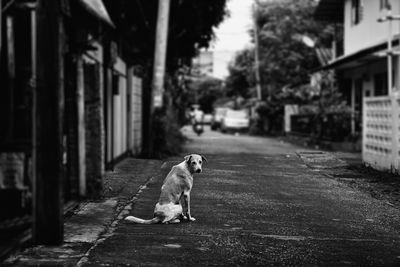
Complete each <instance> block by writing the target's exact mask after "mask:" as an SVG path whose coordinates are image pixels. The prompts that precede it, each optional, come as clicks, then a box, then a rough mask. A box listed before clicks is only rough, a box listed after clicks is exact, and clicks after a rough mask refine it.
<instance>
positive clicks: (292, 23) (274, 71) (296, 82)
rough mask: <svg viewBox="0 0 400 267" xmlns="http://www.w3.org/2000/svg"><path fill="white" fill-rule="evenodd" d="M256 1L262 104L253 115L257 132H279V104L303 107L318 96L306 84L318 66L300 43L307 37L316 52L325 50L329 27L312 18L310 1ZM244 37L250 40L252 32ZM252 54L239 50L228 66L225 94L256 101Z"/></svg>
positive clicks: (329, 38) (310, 50)
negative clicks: (258, 119)
mask: <svg viewBox="0 0 400 267" xmlns="http://www.w3.org/2000/svg"><path fill="white" fill-rule="evenodd" d="M257 2H258V3H259V4H258V5H257V8H256V9H255V11H254V13H253V19H254V20H255V22H256V25H257V29H258V39H259V46H258V52H259V61H260V66H259V71H260V76H261V88H262V100H263V104H262V105H260V106H259V107H258V113H259V115H260V117H261V119H262V120H263V124H264V125H262V128H263V130H266V131H267V132H272V131H279V130H280V129H281V126H282V123H281V121H282V120H281V119H280V118H282V115H283V106H284V105H285V104H287V103H290V104H293V103H297V104H306V103H310V102H312V101H314V100H315V98H318V97H319V91H318V90H315V88H311V87H310V86H309V85H307V84H309V81H310V74H311V73H312V71H313V70H315V69H316V68H317V67H319V66H320V65H319V64H320V63H319V61H318V58H317V56H316V53H315V48H314V47H309V46H307V45H306V43H305V42H304V41H303V40H304V37H307V38H310V39H312V40H313V41H314V42H315V44H316V47H329V46H330V43H331V41H332V38H333V34H334V28H333V26H332V25H327V24H323V23H321V22H316V21H315V20H314V19H313V12H314V10H315V6H316V1H313V0H298V1H282V0H281V1H265V2H261V1H257ZM250 34H251V35H252V37H253V39H254V34H255V32H254V31H252V32H250ZM254 49H255V48H254V47H253V48H251V49H245V50H243V51H241V52H240V53H238V55H237V56H236V58H235V60H234V62H233V63H232V64H231V65H230V67H229V76H228V78H227V82H226V84H227V90H226V92H227V93H229V94H231V95H240V96H242V97H245V98H246V97H247V98H250V97H255V96H256V92H255V78H254V77H255V64H254V55H255V51H254ZM258 124H259V125H261V124H260V123H258ZM265 124H266V125H265Z"/></svg>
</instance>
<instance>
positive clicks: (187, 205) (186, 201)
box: [183, 192, 196, 222]
mask: <svg viewBox="0 0 400 267" xmlns="http://www.w3.org/2000/svg"><path fill="white" fill-rule="evenodd" d="M183 199H184V202H185V206H186V215H187V218H188V220H189V221H191V222H193V221H195V220H196V219H195V218H194V217H192V216H191V215H190V192H187V193H184V194H183Z"/></svg>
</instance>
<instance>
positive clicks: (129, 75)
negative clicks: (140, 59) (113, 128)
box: [126, 66, 134, 154]
mask: <svg viewBox="0 0 400 267" xmlns="http://www.w3.org/2000/svg"><path fill="white" fill-rule="evenodd" d="M126 91H127V95H128V101H127V104H128V109H127V110H128V116H127V127H126V128H127V137H128V150H129V153H131V154H133V144H134V142H133V130H134V128H133V127H134V125H133V105H132V100H133V97H134V96H133V67H132V66H129V67H127V69H126Z"/></svg>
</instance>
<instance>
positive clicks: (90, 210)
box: [4, 139, 400, 266]
mask: <svg viewBox="0 0 400 267" xmlns="http://www.w3.org/2000/svg"><path fill="white" fill-rule="evenodd" d="M199 140H202V141H204V140H205V139H199ZM237 140H239V139H237ZM272 142H273V143H274V144H276V149H280V147H285V151H289V150H293V153H294V152H295V151H297V152H296V154H293V155H297V156H295V157H293V156H292V155H291V154H286V156H285V154H282V155H271V156H262V155H256V156H253V157H251V158H247V157H246V156H244V157H240V162H237V157H236V156H230V155H229V154H221V155H218V156H217V155H215V154H211V155H210V157H209V161H210V162H212V163H210V164H209V165H207V166H206V168H210V169H212V170H211V172H209V173H208V174H201V175H200V178H199V179H200V180H196V186H197V187H196V191H195V192H196V194H199V195H198V196H197V198H200V199H203V200H204V203H202V204H196V203H195V204H194V205H198V206H197V207H195V210H196V211H197V213H200V211H207V210H209V209H210V207H212V210H211V214H208V216H207V214H204V213H203V215H202V216H206V217H203V218H200V220H199V223H195V224H191V223H183V224H180V225H179V227H172V226H159V225H154V226H139V225H138V226H135V227H132V225H129V224H127V223H126V222H124V221H122V219H123V218H124V217H125V216H126V215H127V214H129V213H130V211H131V209H132V208H133V207H134V209H135V215H136V216H139V217H143V218H150V217H152V212H153V206H154V204H155V201H156V200H157V197H158V194H159V188H160V186H161V183H162V180H163V177H164V176H165V175H166V173H167V172H168V171H169V169H170V167H171V165H173V164H175V163H177V162H180V161H181V160H182V157H172V158H168V159H167V160H166V161H161V160H140V159H132V158H129V159H126V160H124V161H123V162H122V163H120V164H119V165H118V166H117V167H116V169H115V171H114V172H109V173H107V175H106V178H105V186H104V188H105V191H104V198H103V199H102V200H101V201H97V202H85V203H82V204H81V205H80V206H79V208H78V209H77V210H76V211H75V213H74V214H73V216H71V217H70V218H69V219H67V220H66V222H65V243H64V245H62V246H60V247H43V246H39V247H33V248H27V249H26V250H25V251H23V252H21V253H17V254H15V255H13V256H12V257H10V258H9V259H7V260H6V262H5V263H4V264H5V265H18V266H24V265H49V266H73V265H78V266H80V265H87V266H98V265H101V264H103V262H106V263H105V264H107V262H108V264H110V263H111V262H114V260H116V261H115V264H123V265H130V264H132V263H134V264H135V265H138V264H140V265H142V264H143V265H157V264H154V262H158V263H159V264H160V266H161V265H163V266H167V265H173V263H174V262H171V259H174V260H173V261H175V260H176V262H175V263H176V264H177V265H189V264H191V263H190V262H180V261H179V259H181V258H182V257H186V256H188V255H192V254H193V253H194V252H195V253H197V254H198V256H197V257H196V256H195V255H193V256H194V258H193V259H192V258H191V261H192V264H196V262H197V263H200V262H202V264H203V265H204V264H207V262H208V263H210V264H213V263H215V262H214V261H213V260H214V259H213V257H217V258H218V257H220V258H221V259H222V258H224V257H226V255H229V256H230V257H232V259H233V260H236V261H234V262H233V263H235V264H238V263H240V264H246V262H247V263H251V262H253V263H254V262H262V261H261V260H264V259H262V258H253V257H254V255H253V254H252V253H257V252H256V251H255V250H254V249H255V248H253V247H252V246H253V245H257V244H253V242H255V241H257V242H264V241H263V240H265V238H269V239H271V238H272V239H273V240H275V241H273V242H272V243H274V242H278V244H277V246H274V245H272V243H271V245H270V246H273V248H272V247H270V249H271V250H274V249H279V248H280V245H281V244H280V243H279V242H280V241H279V240H281V239H280V238H283V239H284V238H287V237H285V236H282V237H279V236H275V235H271V234H266V233H264V232H263V231H265V230H263V229H264V228H263V227H262V228H259V227H261V226H255V228H249V229H245V228H246V227H251V225H253V224H254V223H256V225H258V224H259V223H260V222H257V221H249V220H250V218H247V217H248V216H249V217H252V216H253V215H255V214H258V213H260V212H264V211H262V210H258V209H256V210H251V208H253V209H254V208H257V205H256V206H254V205H253V204H252V203H253V202H254V203H264V202H260V200H258V199H255V195H254V196H253V195H252V194H253V193H252V194H250V195H249V194H244V191H243V190H245V189H244V188H245V187H248V186H251V188H252V189H251V190H250V191H249V192H253V191H254V192H256V191H257V190H260V188H257V186H256V185H260V184H261V183H265V182H266V181H265V180H264V178H262V177H264V175H268V177H270V178H269V179H272V181H267V183H268V184H267V187H273V186H276V183H277V182H278V181H279V182H281V181H285V179H286V177H298V175H302V176H304V177H311V178H301V179H306V180H305V181H302V182H301V184H300V185H298V184H296V185H293V184H291V185H290V186H291V187H293V188H296V187H299V186H301V188H302V189H301V190H308V189H307V186H312V187H313V188H314V187H315V185H314V184H310V180H309V179H314V177H328V178H329V179H327V180H326V181H325V180H324V185H322V186H323V187H321V190H328V189H327V188H331V187H332V186H336V185H337V183H344V184H345V185H346V186H349V187H350V188H354V189H357V190H360V191H362V192H364V193H367V194H369V195H372V196H373V197H374V198H377V199H380V200H384V201H385V203H387V204H388V205H389V206H391V207H394V208H396V209H398V208H399V207H400V201H399V199H400V197H399V192H400V190H398V188H400V183H399V181H398V179H397V181H396V179H395V178H394V177H393V176H390V175H386V174H382V173H379V172H373V171H371V170H365V169H363V168H361V167H360V165H359V164H360V158H359V155H358V154H352V153H340V152H337V153H335V152H324V151H316V150H309V149H299V148H298V147H294V146H291V145H290V144H285V143H283V142H279V141H278V140H275V141H274V140H273V141H272ZM197 149H198V148H197ZM199 150H201V149H199ZM285 153H286V152H285ZM235 157H236V158H235ZM264 160H267V161H268V162H269V164H272V165H266V166H261V165H259V163H258V162H262V161H264ZM228 163H229V164H232V165H229V166H227V164H228ZM304 164H305V165H306V166H307V167H305V166H304V167H302V165H304ZM249 166H254V167H252V168H257V167H256V166H258V168H260V173H259V172H258V171H250V170H251V168H250V169H249ZM224 168H225V169H224ZM249 171H250V174H251V176H252V177H259V178H257V179H262V180H259V182H257V183H256V184H254V185H252V184H251V183H250V182H249V183H247V182H246V181H245V180H243V181H242V180H240V179H247V178H246V177H243V176H242V173H246V174H249ZM268 172H270V173H269V174H268ZM313 173H315V175H314V174H313ZM239 174H240V175H241V176H237V175H239ZM275 176H277V177H283V178H284V180H282V179H283V178H279V179H278V180H275V179H277V178H275ZM382 178H383V179H382ZM296 179H297V178H296ZM319 179H322V178H319ZM329 180H334V181H335V182H329ZM208 181H210V182H208ZM221 182H222V184H223V185H224V186H223V187H222V188H221V189H219V190H222V191H215V192H213V191H212V190H217V189H216V188H213V187H210V186H212V184H211V183H221ZM285 183H286V182H285ZM290 183H292V182H290ZM313 183H314V181H313ZM325 183H329V184H330V185H329V186H328V187H327V188H325V187H326V185H325ZM238 185H241V187H240V188H239V187H238ZM231 186H233V187H232V188H233V190H234V191H232V192H231V191H226V189H227V188H228V187H231ZM254 186H256V187H254ZM319 186H320V185H318V187H319ZM258 187H260V186H258ZM339 187H340V188H341V186H339ZM279 188H281V186H280V185H279V186H278V189H279ZM289 188H290V187H289ZM345 188H347V187H345ZM200 189H202V190H203V191H201V190H200ZM280 190H282V189H280ZM287 190H289V189H287ZM313 190H315V189H313ZM329 190H330V189H329ZM346 190H347V189H346ZM242 191H243V192H242ZM262 192H263V191H260V192H259V193H258V194H257V195H262V194H263V193H262ZM210 194H212V199H214V200H210V199H208V198H209V197H210ZM238 194H239V195H241V194H242V195H243V198H245V200H246V198H249V199H248V200H246V201H245V202H244V203H243V205H245V206H246V205H249V207H247V206H246V208H244V207H245V206H243V207H240V206H237V205H238V204H237V203H236V202H235V201H236V196H237V195H238ZM254 194H255V193H254ZM270 194H273V196H275V194H281V192H279V191H277V192H276V193H275V191H273V192H270ZM285 194H288V195H287V196H286V197H285V195H283V196H284V199H285V198H287V197H289V196H293V194H295V193H294V192H290V193H285ZM318 194H319V193H318ZM346 194H349V193H346ZM139 196H140V197H139ZM348 197H349V196H348ZM223 199H227V200H226V201H228V202H226V203H225V204H222V202H223ZM311 200H312V199H311ZM311 200H307V201H311ZM285 201H287V200H284V203H285ZM312 201H313V202H312V203H313V205H320V204H315V203H314V200H312ZM346 201H347V200H346ZM363 201H364V200H363ZM371 201H373V200H371ZM246 203H248V204H246ZM317 203H319V202H317ZM373 203H374V205H378V206H379V205H380V204H377V203H375V202H374V201H373ZM279 205H281V204H279ZM284 205H286V207H289V206H287V205H289V203H286V204H284ZM290 205H292V204H290ZM354 205H355V207H357V208H356V209H359V208H360V207H359V206H360V205H361V206H362V205H364V204H354ZM228 207H229V209H228ZM284 207H285V206H284ZM320 208H322V207H319V208H318V209H320ZM235 212H236V213H237V214H240V216H239V215H237V216H236V217H234V218H231V219H230V217H231V216H234V215H233V213H235ZM274 212H275V211H274ZM307 212H313V211H306V213H307ZM318 212H320V211H318ZM318 212H317V213H318ZM382 212H384V211H382ZM248 214H250V215H248ZM198 215H199V214H198ZM200 215H201V213H200ZM200 215H199V216H200ZM194 216H195V217H196V215H194ZM238 216H239V217H238ZM263 216H267V217H268V218H269V219H268V220H270V221H271V222H270V221H268V223H269V224H270V226H269V227H268V229H274V228H276V227H277V225H279V224H282V222H279V224H276V223H277V222H274V220H276V219H279V218H281V216H282V214H280V213H273V215H271V214H269V215H263ZM285 216H289V217H290V216H293V214H291V215H290V214H289V215H285ZM298 216H303V213H301V214H299V215H298ZM332 216H333V215H332ZM338 216H339V215H338ZM238 218H241V219H240V220H239V221H238V220H237V219H238ZM254 218H257V216H256V217H254ZM198 219H199V218H198ZM253 220H254V219H253ZM285 220H286V219H285ZM291 220H292V219H289V221H291ZM307 220H311V221H312V220H314V219H312V218H307V219H306V221H307ZM335 220H336V219H335ZM200 222H203V224H201V223H200ZM242 223H243V225H242ZM263 223H265V222H263ZM324 223H325V227H327V226H326V225H328V226H329V225H330V224H331V222H324ZM335 223H336V221H335ZM235 224H238V225H235ZM288 225H290V223H289V224H288ZM144 227H145V228H144ZM221 227H222V228H221ZM271 227H272V228H271ZM352 227H353V226H352ZM276 231H278V232H279V231H282V230H281V229H278V228H277V230H276ZM285 231H288V230H285ZM301 231H303V230H301ZM150 233H151V234H150ZM227 233H229V235H232V236H231V237H229V238H228V239H226V234H227ZM243 235H245V236H243ZM293 236H294V237H293ZM296 236H300V234H295V233H293V234H292V236H291V237H289V240H286V241H285V242H294V241H295V242H294V243H296V242H297V241H296V240H297V239H296V238H295V237H296ZM242 238H244V239H245V240H247V241H245V242H249V244H248V246H249V247H243V245H242V244H241V243H238V242H239V241H238V240H239V239H242ZM291 238H292V239H291ZM293 238H295V239H296V240H295V239H293ZM298 238H300V239H299V240H302V238H303V237H301V236H300V237H298ZM304 238H306V239H308V238H309V237H304ZM313 238H314V237H313ZM325 238H326V237H321V238H320V239H321V240H325ZM210 239H212V243H208V242H211V241H210ZM254 239H256V240H254ZM259 239H261V240H259ZM320 239H318V238H317V239H316V240H317V241H318V240H320ZM334 240H336V239H334ZM352 240H353V239H351V240H347V241H345V242H350V243H351V242H354V241H352ZM354 240H357V239H354ZM368 240H369V239H366V241H368ZM194 241H196V242H197V244H200V246H199V247H193V246H194ZM226 242H228V243H226ZM318 242H319V241H318ZM333 242H337V241H333ZM368 242H370V241H368ZM371 242H375V241H374V240H372V241H371ZM162 244H163V245H162ZM201 244H202V245H201ZM246 244H247V243H246ZM250 244H252V245H250ZM260 244H261V243H260ZM382 244H384V242H383V243H382ZM285 246H287V245H285ZM384 246H388V245H384ZM130 247H135V248H140V250H135V251H132V250H130V249H129V248H130ZM221 247H222V248H223V250H221ZM250 247H251V249H250ZM296 247H297V245H296ZM148 248H151V250H149V249H148ZM165 249H169V250H168V253H167V254H165V253H164V252H165ZM210 249H212V250H210ZM249 249H250V250H249ZM297 249H300V248H297ZM124 250H127V251H126V252H125V251H124ZM385 251H386V252H385V253H389V252H390V249H389V248H387V249H386V250H385ZM182 253H184V254H182ZM268 253H269V255H272V256H274V255H275V254H274V253H273V252H271V251H270V252H268ZM280 253H283V252H282V251H280ZM302 253H303V254H304V253H305V252H302ZM307 253H311V252H307ZM365 253H368V250H366V251H365ZM117 254H119V255H123V256H122V257H119V258H118V259H113V257H115V255H117ZM214 254H215V255H214ZM149 255H151V259H152V260H153V261H148V260H149ZM199 255H202V256H201V257H200V256H199ZM275 256H276V257H282V256H279V255H275ZM361 256H362V255H361ZM361 256H360V257H361ZM199 257H200V258H199ZM260 257H261V256H260ZM285 257H287V258H282V263H284V262H285V260H287V261H286V263H293V262H292V261H289V260H288V259H289V258H290V257H291V255H289V254H288V255H285ZM301 257H305V258H304V259H305V260H307V261H306V262H309V260H310V259H308V258H307V257H308V256H307V257H306V256H305V255H303V256H301ZM243 260H245V261H243ZM299 262H300V263H301V262H302V261H299ZM264 263H265V262H264ZM270 263H276V259H274V260H273V261H271V262H270ZM302 263H304V261H303V262H302ZM337 263H339V262H337ZM164 264H165V265H164ZM221 264H222V263H221ZM226 264H228V262H226V263H223V264H222V265H226Z"/></svg>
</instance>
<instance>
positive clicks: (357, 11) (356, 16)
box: [351, 0, 363, 25]
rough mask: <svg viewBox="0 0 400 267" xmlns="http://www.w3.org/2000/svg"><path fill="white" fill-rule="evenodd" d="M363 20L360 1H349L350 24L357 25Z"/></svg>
mask: <svg viewBox="0 0 400 267" xmlns="http://www.w3.org/2000/svg"><path fill="white" fill-rule="evenodd" d="M362 19H363V8H362V0H351V24H352V25H357V24H358V23H360V22H361V20H362Z"/></svg>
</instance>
